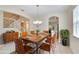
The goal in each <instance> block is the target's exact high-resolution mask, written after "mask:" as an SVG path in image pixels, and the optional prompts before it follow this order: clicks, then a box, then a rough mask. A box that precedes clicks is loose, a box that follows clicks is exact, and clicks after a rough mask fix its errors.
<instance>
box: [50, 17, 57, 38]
mask: <svg viewBox="0 0 79 59" xmlns="http://www.w3.org/2000/svg"><path fill="white" fill-rule="evenodd" d="M49 29H51V34H52V33H53V32H56V34H57V39H59V17H57V16H52V17H50V18H49Z"/></svg>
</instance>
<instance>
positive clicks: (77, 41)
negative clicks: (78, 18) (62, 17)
mask: <svg viewBox="0 0 79 59" xmlns="http://www.w3.org/2000/svg"><path fill="white" fill-rule="evenodd" d="M67 18H68V28H69V30H70V48H71V49H72V51H73V53H79V38H76V37H74V36H73V9H72V10H70V11H69V12H67Z"/></svg>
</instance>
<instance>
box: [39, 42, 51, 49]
mask: <svg viewBox="0 0 79 59" xmlns="http://www.w3.org/2000/svg"><path fill="white" fill-rule="evenodd" d="M40 49H42V50H45V51H50V45H49V44H46V43H43V44H42V45H41V46H40Z"/></svg>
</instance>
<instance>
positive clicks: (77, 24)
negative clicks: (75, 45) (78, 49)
mask: <svg viewBox="0 0 79 59" xmlns="http://www.w3.org/2000/svg"><path fill="white" fill-rule="evenodd" d="M73 35H74V36H75V37H77V38H79V6H77V7H76V8H75V9H74V10H73Z"/></svg>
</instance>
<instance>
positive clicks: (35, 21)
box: [33, 5, 42, 25]
mask: <svg viewBox="0 0 79 59" xmlns="http://www.w3.org/2000/svg"><path fill="white" fill-rule="evenodd" d="M36 8H37V13H36V19H35V20H34V21H33V24H36V25H37V24H42V21H41V20H39V19H38V17H39V5H36Z"/></svg>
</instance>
